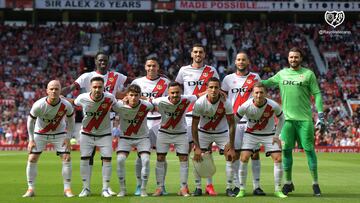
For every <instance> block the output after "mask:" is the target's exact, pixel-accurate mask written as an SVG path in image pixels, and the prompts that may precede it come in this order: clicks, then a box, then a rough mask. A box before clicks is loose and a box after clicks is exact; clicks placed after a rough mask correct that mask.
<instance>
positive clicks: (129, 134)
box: [115, 84, 154, 197]
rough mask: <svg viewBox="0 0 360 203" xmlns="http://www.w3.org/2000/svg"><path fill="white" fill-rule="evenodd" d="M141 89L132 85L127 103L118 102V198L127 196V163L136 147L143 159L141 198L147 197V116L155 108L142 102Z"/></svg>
mask: <svg viewBox="0 0 360 203" xmlns="http://www.w3.org/2000/svg"><path fill="white" fill-rule="evenodd" d="M140 95H141V88H140V87H139V86H138V85H135V84H133V85H130V86H129V87H128V88H127V91H126V97H127V98H126V99H127V102H124V101H118V102H117V105H118V107H117V110H115V111H116V112H117V113H118V114H119V117H120V130H121V132H122V133H121V135H120V137H119V142H118V147H117V149H116V152H117V174H118V178H119V183H120V192H119V194H118V195H117V196H118V197H124V196H126V186H125V161H126V158H127V157H128V155H129V153H130V151H131V149H132V147H136V149H137V151H138V154H139V156H140V158H141V165H142V168H141V189H140V196H141V197H147V196H148V194H147V192H146V185H147V182H148V178H149V173H150V149H151V145H150V139H149V128H148V126H147V114H148V112H150V111H152V110H153V109H154V106H153V105H152V104H151V103H149V102H147V101H144V100H140Z"/></svg>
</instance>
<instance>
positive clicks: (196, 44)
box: [191, 43, 205, 52]
mask: <svg viewBox="0 0 360 203" xmlns="http://www.w3.org/2000/svg"><path fill="white" fill-rule="evenodd" d="M194 47H201V48H203V50H204V52H205V47H204V46H203V45H202V44H200V43H195V44H193V46H192V49H191V51H193V49H194Z"/></svg>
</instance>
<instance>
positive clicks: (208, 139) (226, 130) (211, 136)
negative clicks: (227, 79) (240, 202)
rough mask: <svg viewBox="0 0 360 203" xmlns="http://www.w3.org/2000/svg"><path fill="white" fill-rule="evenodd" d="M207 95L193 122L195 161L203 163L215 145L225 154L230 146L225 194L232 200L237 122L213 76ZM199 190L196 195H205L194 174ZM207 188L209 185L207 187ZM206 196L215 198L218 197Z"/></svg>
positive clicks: (194, 111)
mask: <svg viewBox="0 0 360 203" xmlns="http://www.w3.org/2000/svg"><path fill="white" fill-rule="evenodd" d="M206 93H207V94H205V95H203V96H201V97H200V98H199V99H198V100H197V101H196V102H195V105H194V110H193V114H192V115H193V120H192V136H193V141H194V145H195V152H194V160H195V161H197V162H199V161H201V153H202V152H206V151H208V150H210V151H211V147H210V149H209V145H210V146H211V144H212V143H213V142H215V143H216V145H217V146H218V147H219V148H220V152H222V151H224V148H225V145H226V144H227V143H229V144H230V150H229V152H227V154H226V156H225V159H226V195H227V196H230V197H233V196H234V193H233V191H232V189H231V184H230V183H231V182H232V179H233V176H234V175H233V171H232V163H231V161H232V159H233V158H235V151H234V139H235V138H234V137H235V121H234V114H233V110H232V108H231V104H230V101H223V99H222V98H221V95H220V80H219V79H218V78H216V77H211V78H210V79H209V80H208V81H207V90H206ZM194 175H195V184H196V189H195V192H194V196H200V195H202V189H201V178H200V176H199V175H198V174H197V173H196V172H195V173H194ZM207 187H208V186H207ZM206 193H207V194H209V195H211V196H215V195H216V194H211V193H209V191H208V190H206Z"/></svg>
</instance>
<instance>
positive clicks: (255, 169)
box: [251, 160, 261, 189]
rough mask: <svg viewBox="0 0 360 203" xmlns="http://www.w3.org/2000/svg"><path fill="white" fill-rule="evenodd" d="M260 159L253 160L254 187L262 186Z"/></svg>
mask: <svg viewBox="0 0 360 203" xmlns="http://www.w3.org/2000/svg"><path fill="white" fill-rule="evenodd" d="M260 167H261V166H260V160H251V169H252V174H253V188H254V189H256V188H259V187H260Z"/></svg>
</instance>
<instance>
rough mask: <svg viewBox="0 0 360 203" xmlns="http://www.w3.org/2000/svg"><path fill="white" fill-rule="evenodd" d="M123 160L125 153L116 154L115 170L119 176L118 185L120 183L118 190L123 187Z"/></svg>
mask: <svg viewBox="0 0 360 203" xmlns="http://www.w3.org/2000/svg"><path fill="white" fill-rule="evenodd" d="M125 161H126V155H125V154H121V153H120V154H118V155H117V168H116V172H117V175H118V178H119V185H120V191H121V190H124V189H125V184H126V183H125V177H126V176H125V175H126V171H125Z"/></svg>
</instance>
